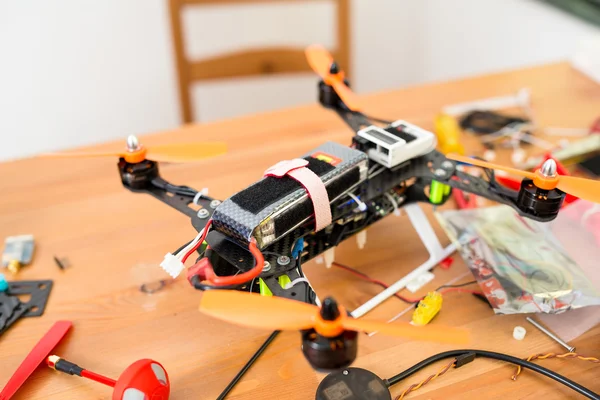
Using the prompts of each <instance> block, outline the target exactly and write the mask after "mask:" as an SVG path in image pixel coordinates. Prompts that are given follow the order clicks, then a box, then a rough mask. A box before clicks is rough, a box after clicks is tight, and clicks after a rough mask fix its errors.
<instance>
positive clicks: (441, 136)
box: [435, 114, 465, 156]
mask: <svg viewBox="0 0 600 400" xmlns="http://www.w3.org/2000/svg"><path fill="white" fill-rule="evenodd" d="M460 132H461V130H460V126H459V125H458V122H457V121H456V118H454V117H452V116H450V115H447V114H439V115H438V116H437V117H436V118H435V134H436V136H437V138H438V143H439V146H440V151H441V152H442V153H443V154H448V153H458V154H460V155H463V156H464V155H465V148H464V147H463V145H462V144H461V143H460Z"/></svg>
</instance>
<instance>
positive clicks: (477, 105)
mask: <svg viewBox="0 0 600 400" xmlns="http://www.w3.org/2000/svg"><path fill="white" fill-rule="evenodd" d="M530 100H531V93H530V92H529V89H527V88H523V89H520V90H519V91H518V92H517V93H515V94H513V95H509V96H499V97H489V98H487V99H481V100H475V101H469V102H466V103H459V104H453V105H450V106H446V107H444V108H442V111H443V112H444V113H445V114H449V115H461V114H466V113H468V112H471V111H476V110H500V109H503V108H517V107H520V108H525V109H529V105H530Z"/></svg>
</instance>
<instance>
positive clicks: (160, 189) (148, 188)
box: [117, 158, 214, 232]
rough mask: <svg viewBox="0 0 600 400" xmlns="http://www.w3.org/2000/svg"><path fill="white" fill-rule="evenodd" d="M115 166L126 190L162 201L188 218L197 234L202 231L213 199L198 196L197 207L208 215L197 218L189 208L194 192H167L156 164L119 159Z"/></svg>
mask: <svg viewBox="0 0 600 400" xmlns="http://www.w3.org/2000/svg"><path fill="white" fill-rule="evenodd" d="M117 166H118V168H119V174H120V175H121V182H122V183H123V186H125V187H126V188H127V189H129V190H131V191H132V192H135V193H146V194H149V195H152V196H153V197H154V198H156V199H157V200H160V201H162V202H163V203H165V204H167V205H169V206H171V207H173V208H174V209H176V210H177V211H179V212H180V213H182V214H184V215H186V216H188V217H190V219H191V220H192V226H193V227H194V229H196V231H197V232H200V231H201V230H202V229H204V227H205V226H206V223H207V222H208V220H209V219H210V217H211V216H212V213H213V211H214V209H213V208H212V207H211V206H210V203H211V201H212V200H213V199H211V198H209V197H206V196H200V198H199V199H198V205H199V206H200V207H202V208H204V209H206V210H208V211H209V214H208V215H207V216H206V217H205V218H199V217H198V215H197V211H196V209H194V208H192V207H190V206H189V205H190V204H192V203H193V201H194V196H193V195H191V192H195V191H193V189H190V195H188V194H175V193H172V192H169V191H167V190H166V189H165V187H167V185H169V182H167V181H165V180H164V179H162V178H161V177H160V173H159V170H158V163H156V162H154V161H149V160H146V161H143V162H141V163H137V164H130V163H128V162H126V161H125V160H124V159H123V158H121V159H120V160H119V163H118V164H117ZM152 182H155V183H156V184H152Z"/></svg>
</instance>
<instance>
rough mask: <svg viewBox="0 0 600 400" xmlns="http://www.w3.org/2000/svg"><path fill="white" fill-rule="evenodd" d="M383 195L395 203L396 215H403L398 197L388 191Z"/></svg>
mask: <svg viewBox="0 0 600 400" xmlns="http://www.w3.org/2000/svg"><path fill="white" fill-rule="evenodd" d="M383 195H384V196H385V197H386V198H387V199H388V200H389V201H390V203H392V204H393V205H394V215H395V216H396V217H399V216H400V215H401V214H400V209H399V208H398V202H397V201H396V199H394V196H392V195H391V194H389V193H388V192H385V193H384V194H383Z"/></svg>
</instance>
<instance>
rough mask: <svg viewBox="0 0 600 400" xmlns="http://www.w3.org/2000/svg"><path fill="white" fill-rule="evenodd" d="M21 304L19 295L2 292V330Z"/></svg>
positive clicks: (0, 303)
mask: <svg viewBox="0 0 600 400" xmlns="http://www.w3.org/2000/svg"><path fill="white" fill-rule="evenodd" d="M20 304H22V303H21V301H20V300H19V298H18V297H15V296H9V295H7V294H6V293H4V292H0V331H1V330H2V329H4V328H5V327H6V325H7V324H8V321H9V320H10V319H11V318H12V316H13V315H14V313H15V311H16V310H17V308H18V307H19V305H20Z"/></svg>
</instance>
